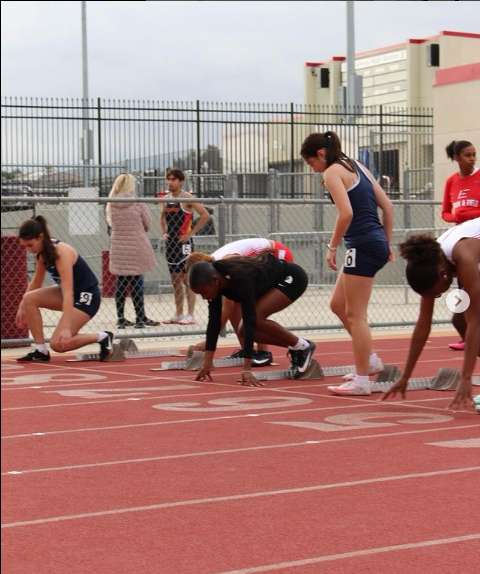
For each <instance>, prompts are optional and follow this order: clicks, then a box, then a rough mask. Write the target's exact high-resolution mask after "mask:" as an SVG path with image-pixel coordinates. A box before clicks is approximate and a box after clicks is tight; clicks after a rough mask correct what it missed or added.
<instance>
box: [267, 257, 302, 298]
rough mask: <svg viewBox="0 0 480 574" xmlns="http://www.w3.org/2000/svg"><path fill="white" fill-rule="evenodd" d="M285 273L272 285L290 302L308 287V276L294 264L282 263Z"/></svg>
mask: <svg viewBox="0 0 480 574" xmlns="http://www.w3.org/2000/svg"><path fill="white" fill-rule="evenodd" d="M284 266H285V272H284V273H283V277H281V279H280V280H279V282H278V283H277V284H276V285H274V288H275V289H278V290H279V291H281V292H282V293H283V294H284V295H286V296H287V297H288V298H289V299H290V300H291V301H296V300H297V299H298V298H299V297H300V295H302V294H303V292H304V291H305V289H306V288H307V286H308V276H307V274H306V273H305V271H304V270H303V269H302V268H301V267H300V265H297V264H296V263H288V262H287V261H285V262H284Z"/></svg>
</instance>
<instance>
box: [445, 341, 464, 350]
mask: <svg viewBox="0 0 480 574" xmlns="http://www.w3.org/2000/svg"><path fill="white" fill-rule="evenodd" d="M448 347H449V348H450V349H452V351H464V350H465V341H458V343H450V345H448Z"/></svg>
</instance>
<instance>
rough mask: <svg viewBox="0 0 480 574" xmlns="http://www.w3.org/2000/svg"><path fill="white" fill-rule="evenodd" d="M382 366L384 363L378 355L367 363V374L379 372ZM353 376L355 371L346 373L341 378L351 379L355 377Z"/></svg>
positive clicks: (383, 366)
mask: <svg viewBox="0 0 480 574" xmlns="http://www.w3.org/2000/svg"><path fill="white" fill-rule="evenodd" d="M384 368H385V365H384V364H383V361H382V359H380V357H377V358H376V359H374V360H373V361H372V362H371V363H370V364H369V365H368V374H369V375H376V374H377V373H381V372H382V371H383V369H384ZM355 376H356V375H355V373H347V374H346V375H343V377H342V379H343V380H344V381H351V380H353V379H354V378H355Z"/></svg>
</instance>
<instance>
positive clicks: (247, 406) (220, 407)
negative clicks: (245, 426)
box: [152, 396, 312, 413]
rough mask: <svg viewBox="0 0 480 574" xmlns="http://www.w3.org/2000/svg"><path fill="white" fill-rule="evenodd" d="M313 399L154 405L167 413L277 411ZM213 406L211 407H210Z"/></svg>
mask: <svg viewBox="0 0 480 574" xmlns="http://www.w3.org/2000/svg"><path fill="white" fill-rule="evenodd" d="M311 402H312V401H311V399H304V398H299V397H277V396H266V397H259V396H255V397H229V398H226V399H225V398H224V399H213V400H211V401H208V405H202V404H201V403H190V402H188V403H187V402H183V403H159V404H158V405H152V406H153V408H154V409H161V410H165V411H192V412H204V413H205V412H209V413H211V412H218V411H249V410H254V409H255V410H256V409H277V408H286V407H298V406H300V405H306V404H307V403H311ZM209 405H211V406H209Z"/></svg>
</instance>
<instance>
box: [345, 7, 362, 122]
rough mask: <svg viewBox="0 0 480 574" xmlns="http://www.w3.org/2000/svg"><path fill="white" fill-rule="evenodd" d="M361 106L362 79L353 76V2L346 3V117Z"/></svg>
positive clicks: (351, 115) (351, 116)
mask: <svg viewBox="0 0 480 574" xmlns="http://www.w3.org/2000/svg"><path fill="white" fill-rule="evenodd" d="M361 105H362V77H361V76H357V75H356V74H355V14H354V5H353V1H351V0H348V1H347V110H348V111H347V116H350V118H354V117H355V115H354V109H355V108H357V109H358V107H360V106H361Z"/></svg>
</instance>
